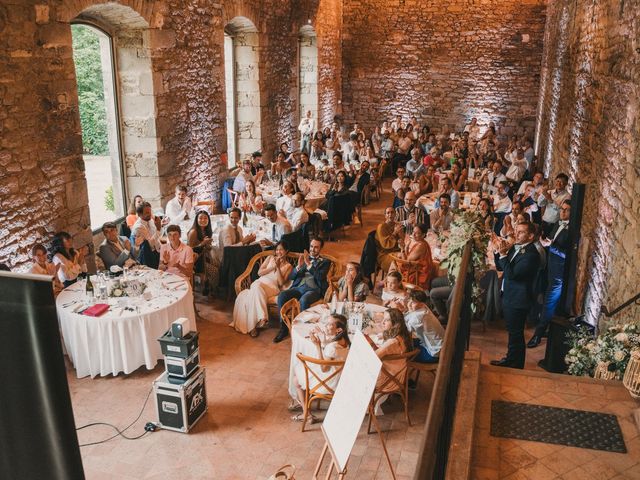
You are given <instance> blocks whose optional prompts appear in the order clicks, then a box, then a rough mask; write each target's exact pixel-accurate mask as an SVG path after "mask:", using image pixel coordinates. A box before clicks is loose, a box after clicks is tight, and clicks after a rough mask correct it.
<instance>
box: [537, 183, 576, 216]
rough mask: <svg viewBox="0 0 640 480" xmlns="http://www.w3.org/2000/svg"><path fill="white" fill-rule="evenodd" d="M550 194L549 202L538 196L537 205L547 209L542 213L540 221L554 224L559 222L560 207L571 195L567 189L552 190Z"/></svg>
mask: <svg viewBox="0 0 640 480" xmlns="http://www.w3.org/2000/svg"><path fill="white" fill-rule="evenodd" d="M549 193H550V194H551V200H552V201H551V202H549V201H548V200H547V197H545V196H544V195H540V198H539V199H538V205H540V206H541V207H547V208H546V209H545V211H544V215H543V216H542V221H544V222H547V223H556V222H557V221H558V220H560V205H562V202H564V201H565V200H568V199H569V198H571V194H570V193H569V191H568V190H567V189H564V190H556V189H553V190H551V191H550V192H549Z"/></svg>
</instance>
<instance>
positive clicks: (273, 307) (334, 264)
mask: <svg viewBox="0 0 640 480" xmlns="http://www.w3.org/2000/svg"><path fill="white" fill-rule="evenodd" d="M270 255H273V252H272V251H265V252H260V253H257V254H256V255H254V256H253V258H252V259H251V260H250V261H249V264H248V265H247V268H245V270H244V272H242V273H241V274H240V276H239V277H238V278H237V279H236V282H235V291H236V295H238V294H239V293H240V292H241V291H243V290H247V289H248V288H250V287H251V282H252V279H251V273H252V272H253V270H254V268H256V265H257V266H258V267H260V265H262V262H264V261H265V260H266V259H267V257H269V256H270ZM301 255H302V254H301V253H295V252H289V253H288V254H287V261H288V262H289V263H290V264H291V265H292V266H293V267H296V266H297V265H298V258H300V256H301ZM322 257H324V258H326V259H327V260H330V261H331V267H329V273H328V275H327V278H328V279H329V280H330V281H329V285H331V279H333V278H335V277H337V276H339V275H342V265H341V264H340V262H338V260H337V259H336V258H335V257H332V256H331V255H324V254H323V255H322ZM328 290H329V288H328V289H327V291H328ZM325 297H326V294H325ZM329 298H331V294H329ZM316 303H322V300H320V301H319V302H316ZM314 305H315V304H314ZM267 306H268V309H269V315H270V316H271V317H274V318H275V317H277V316H278V305H277V303H276V302H275V298H271V299H269V300H268V301H267Z"/></svg>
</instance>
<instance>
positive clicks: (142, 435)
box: [76, 387, 153, 447]
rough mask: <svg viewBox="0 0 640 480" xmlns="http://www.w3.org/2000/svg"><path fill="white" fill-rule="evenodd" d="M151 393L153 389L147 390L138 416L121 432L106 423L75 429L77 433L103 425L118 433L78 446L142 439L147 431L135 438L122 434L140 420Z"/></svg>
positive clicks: (94, 423)
mask: <svg viewBox="0 0 640 480" xmlns="http://www.w3.org/2000/svg"><path fill="white" fill-rule="evenodd" d="M152 391H153V387H151V388H150V389H149V393H147V398H146V399H145V401H144V404H143V405H142V409H141V410H140V413H139V414H138V416H137V417H136V419H135V420H134V421H133V422H131V423H130V424H129V425H127V426H126V427H125V428H124V429H122V430H120V429H119V428H118V427H116V426H114V425H111V424H110V423H106V422H93V423H88V424H86V425H83V426H82V427H78V428H76V431H78V430H82V429H83V428H87V427H94V426H96V425H105V426H108V427H111V428H113V429H114V430H115V431H116V432H118V433H116V434H115V435H113V436H111V437H109V438H106V439H104V440H100V441H98V442H91V443H84V444H82V445H80V447H88V446H89V445H98V444H100V443H105V442H108V441H109V440H112V439H114V438H116V437H117V436H121V437H122V438H125V439H127V440H138V439H139V438H142V437H144V436H145V435H146V434H147V433H149V431H147V430H145V432H144V433H142V434H140V435H138V436H137V437H128V436H126V435H125V434H124V432H126V431H127V430H129V428H131V426H132V425H133V424H134V423H136V422H137V421H138V420H140V417H141V416H142V412H144V409H145V407H146V406H147V402H148V401H149V397H150V396H151V392H152Z"/></svg>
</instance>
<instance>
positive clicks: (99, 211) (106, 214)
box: [71, 23, 126, 230]
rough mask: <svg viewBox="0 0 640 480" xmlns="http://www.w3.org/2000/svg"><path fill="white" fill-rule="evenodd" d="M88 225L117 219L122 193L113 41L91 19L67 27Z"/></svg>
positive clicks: (123, 202) (121, 208) (122, 206)
mask: <svg viewBox="0 0 640 480" xmlns="http://www.w3.org/2000/svg"><path fill="white" fill-rule="evenodd" d="M71 35H72V40H73V60H74V63H75V68H76V79H77V84H78V102H79V104H78V108H79V112H80V124H81V128H82V149H83V159H84V165H85V176H86V179H87V193H88V195H89V211H90V216H91V228H92V229H93V230H95V229H97V228H99V227H100V226H101V225H102V224H103V223H104V222H108V221H113V220H115V219H118V218H121V217H122V216H124V215H125V212H126V200H125V199H126V195H125V186H124V185H125V184H124V177H123V167H122V166H123V161H122V156H121V143H120V126H119V112H118V102H117V98H116V95H117V91H116V83H115V74H114V61H113V40H112V38H111V36H110V35H109V34H108V33H106V32H105V31H103V30H101V29H99V28H97V27H95V26H93V25H89V24H83V23H78V24H73V25H72V26H71Z"/></svg>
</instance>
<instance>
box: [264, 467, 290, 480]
mask: <svg viewBox="0 0 640 480" xmlns="http://www.w3.org/2000/svg"><path fill="white" fill-rule="evenodd" d="M294 473H296V467H295V465H290V464H287V465H283V466H281V467H280V468H279V469H278V471H277V472H276V473H274V474H273V475H271V476H270V477H269V479H268V480H295V478H294V476H293V474H294Z"/></svg>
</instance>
